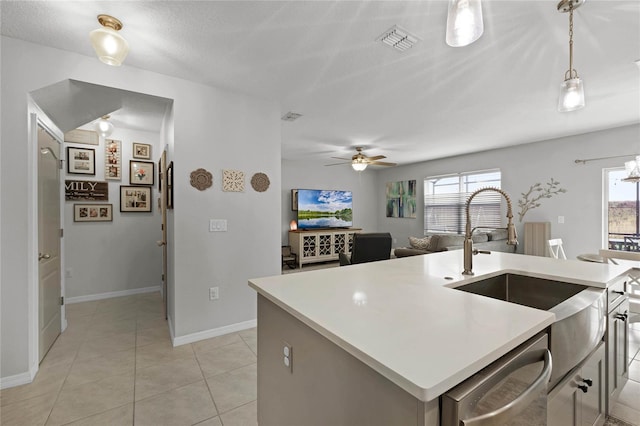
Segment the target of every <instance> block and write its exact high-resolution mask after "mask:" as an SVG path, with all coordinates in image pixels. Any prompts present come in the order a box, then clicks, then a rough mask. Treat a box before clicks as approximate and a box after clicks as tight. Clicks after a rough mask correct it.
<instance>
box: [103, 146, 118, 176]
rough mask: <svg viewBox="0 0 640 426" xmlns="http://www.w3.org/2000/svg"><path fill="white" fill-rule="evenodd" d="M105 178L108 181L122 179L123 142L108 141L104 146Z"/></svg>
mask: <svg viewBox="0 0 640 426" xmlns="http://www.w3.org/2000/svg"><path fill="white" fill-rule="evenodd" d="M104 178H105V179H106V180H121V179H122V142H121V141H119V140H115V139H107V140H106V141H105V144H104Z"/></svg>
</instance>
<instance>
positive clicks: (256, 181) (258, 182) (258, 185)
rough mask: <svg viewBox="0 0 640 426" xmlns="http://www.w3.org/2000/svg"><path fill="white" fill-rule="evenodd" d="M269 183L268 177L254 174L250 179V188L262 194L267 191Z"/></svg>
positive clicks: (262, 174)
mask: <svg viewBox="0 0 640 426" xmlns="http://www.w3.org/2000/svg"><path fill="white" fill-rule="evenodd" d="M270 184H271V182H270V181H269V176H267V175H266V174H264V173H256V174H255V175H253V177H252V178H251V187H252V188H253V189H255V190H256V191H258V192H264V191H266V190H267V189H269V185H270Z"/></svg>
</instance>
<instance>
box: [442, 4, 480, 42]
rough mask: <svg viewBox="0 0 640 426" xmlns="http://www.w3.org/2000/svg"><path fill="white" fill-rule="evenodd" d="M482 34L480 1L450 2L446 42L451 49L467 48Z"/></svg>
mask: <svg viewBox="0 0 640 426" xmlns="http://www.w3.org/2000/svg"><path fill="white" fill-rule="evenodd" d="M483 32H484V22H483V19H482V1H481V0H450V1H449V13H448V14H447V32H446V42H447V44H448V45H449V46H451V47H463V46H468V45H470V44H471V43H473V42H474V41H476V40H478V39H479V38H480V36H481V35H482V33H483Z"/></svg>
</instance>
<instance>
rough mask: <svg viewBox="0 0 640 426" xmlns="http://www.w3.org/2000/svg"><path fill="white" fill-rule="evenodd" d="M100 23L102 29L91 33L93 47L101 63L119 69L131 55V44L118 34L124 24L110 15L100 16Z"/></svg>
mask: <svg viewBox="0 0 640 426" xmlns="http://www.w3.org/2000/svg"><path fill="white" fill-rule="evenodd" d="M98 22H100V24H101V25H102V28H98V29H97V30H93V31H91V32H90V33H89V38H90V40H91V45H92V46H93V49H94V50H95V51H96V55H98V59H100V61H102V62H104V63H105V64H107V65H113V66H116V67H118V66H120V65H122V62H123V61H124V58H126V57H127V53H129V43H127V40H125V39H124V37H122V36H121V35H120V34H119V33H118V30H120V29H121V28H122V23H121V22H120V21H119V20H117V19H116V18H114V17H112V16H109V15H98Z"/></svg>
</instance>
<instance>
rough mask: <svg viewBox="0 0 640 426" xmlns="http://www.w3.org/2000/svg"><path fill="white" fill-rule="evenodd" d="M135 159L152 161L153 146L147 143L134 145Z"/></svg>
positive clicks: (135, 143)
mask: <svg viewBox="0 0 640 426" xmlns="http://www.w3.org/2000/svg"><path fill="white" fill-rule="evenodd" d="M133 158H139V159H141V160H151V145H149V144H146V143H139V142H134V143H133Z"/></svg>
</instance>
